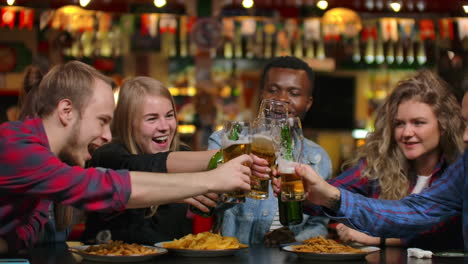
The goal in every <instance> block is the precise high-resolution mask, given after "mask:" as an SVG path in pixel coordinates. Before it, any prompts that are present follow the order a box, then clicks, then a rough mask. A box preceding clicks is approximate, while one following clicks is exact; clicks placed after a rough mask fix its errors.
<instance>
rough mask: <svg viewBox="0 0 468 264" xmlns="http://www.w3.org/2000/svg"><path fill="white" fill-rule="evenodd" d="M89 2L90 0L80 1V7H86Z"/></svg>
mask: <svg viewBox="0 0 468 264" xmlns="http://www.w3.org/2000/svg"><path fill="white" fill-rule="evenodd" d="M89 2H91V0H80V6H82V7H86V6H87V5H88V4H89Z"/></svg>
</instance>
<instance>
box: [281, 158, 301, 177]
mask: <svg viewBox="0 0 468 264" xmlns="http://www.w3.org/2000/svg"><path fill="white" fill-rule="evenodd" d="M277 163H278V170H279V172H280V173H288V174H293V173H295V170H294V167H296V165H298V163H297V162H294V161H290V160H285V159H278V160H277Z"/></svg>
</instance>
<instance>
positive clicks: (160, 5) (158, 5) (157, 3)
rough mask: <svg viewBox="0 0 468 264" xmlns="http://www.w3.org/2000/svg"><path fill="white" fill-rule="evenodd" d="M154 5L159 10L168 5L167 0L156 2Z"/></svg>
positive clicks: (157, 0) (156, 0) (155, 0)
mask: <svg viewBox="0 0 468 264" xmlns="http://www.w3.org/2000/svg"><path fill="white" fill-rule="evenodd" d="M154 5H155V6H156V7H157V8H161V7H163V6H165V5H166V0H154Z"/></svg>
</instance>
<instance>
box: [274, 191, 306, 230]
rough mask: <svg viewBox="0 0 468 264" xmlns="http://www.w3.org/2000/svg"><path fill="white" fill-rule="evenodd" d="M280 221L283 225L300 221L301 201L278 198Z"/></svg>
mask: <svg viewBox="0 0 468 264" xmlns="http://www.w3.org/2000/svg"><path fill="white" fill-rule="evenodd" d="M278 210H279V217H280V223H281V224H282V225H284V226H289V225H298V224H300V223H302V201H291V202H283V201H281V198H278Z"/></svg>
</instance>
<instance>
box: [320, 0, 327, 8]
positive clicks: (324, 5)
mask: <svg viewBox="0 0 468 264" xmlns="http://www.w3.org/2000/svg"><path fill="white" fill-rule="evenodd" d="M317 7H318V8H320V9H322V10H325V9H327V7H328V2H327V1H326V0H320V1H318V2H317Z"/></svg>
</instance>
